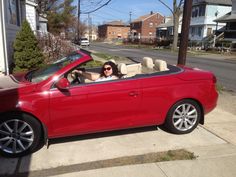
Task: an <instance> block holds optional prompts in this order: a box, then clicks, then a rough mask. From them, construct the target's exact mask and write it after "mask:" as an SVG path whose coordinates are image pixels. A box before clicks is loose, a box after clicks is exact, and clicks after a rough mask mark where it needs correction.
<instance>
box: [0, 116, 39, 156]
mask: <svg viewBox="0 0 236 177" xmlns="http://www.w3.org/2000/svg"><path fill="white" fill-rule="evenodd" d="M41 140H42V126H41V124H40V123H39V121H38V120H37V119H35V118H34V117H32V116H30V115H28V114H25V113H17V114H5V115H2V116H1V117H0V153H1V154H2V155H3V156H5V157H21V156H24V155H27V154H30V153H32V152H34V151H35V150H36V149H37V148H38V146H39V145H40V141H41Z"/></svg>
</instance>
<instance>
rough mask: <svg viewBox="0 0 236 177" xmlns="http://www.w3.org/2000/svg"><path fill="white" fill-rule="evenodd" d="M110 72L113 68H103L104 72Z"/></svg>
mask: <svg viewBox="0 0 236 177" xmlns="http://www.w3.org/2000/svg"><path fill="white" fill-rule="evenodd" d="M106 70H107V71H110V70H111V67H107V68H103V71H106Z"/></svg>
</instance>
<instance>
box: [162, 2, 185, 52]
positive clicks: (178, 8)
mask: <svg viewBox="0 0 236 177" xmlns="http://www.w3.org/2000/svg"><path fill="white" fill-rule="evenodd" d="M158 1H159V2H160V3H162V4H163V5H164V6H165V7H167V8H168V9H169V10H170V11H171V13H172V15H173V28H174V36H173V37H174V39H173V45H172V50H177V44H178V31H179V19H180V16H181V14H182V7H183V4H184V0H179V3H178V2H177V0H173V8H171V7H170V6H169V5H168V4H166V2H164V1H163V0H158Z"/></svg>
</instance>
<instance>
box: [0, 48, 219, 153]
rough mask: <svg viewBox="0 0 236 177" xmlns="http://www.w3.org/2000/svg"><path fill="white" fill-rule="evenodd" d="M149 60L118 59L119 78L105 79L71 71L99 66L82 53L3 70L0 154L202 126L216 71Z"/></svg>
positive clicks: (213, 104) (213, 91)
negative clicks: (24, 69)
mask: <svg viewBox="0 0 236 177" xmlns="http://www.w3.org/2000/svg"><path fill="white" fill-rule="evenodd" d="M148 59H149V58H147V57H146V58H144V60H143V62H142V63H134V64H124V63H121V64H119V70H120V73H121V74H122V77H120V78H119V79H116V80H110V81H102V82H92V81H88V80H86V79H84V78H78V77H72V75H73V71H74V70H75V69H83V70H86V71H90V72H91V73H94V74H96V73H98V72H99V69H100V68H101V66H99V65H98V66H95V67H92V68H91V66H93V65H91V63H92V64H94V63H96V62H95V61H94V60H93V59H92V57H91V56H90V54H88V53H86V52H84V51H77V52H75V53H72V54H71V55H69V56H67V57H65V58H62V59H60V60H58V61H56V62H54V63H52V64H51V65H48V66H46V67H44V68H41V69H38V70H33V71H30V72H28V73H25V74H15V75H9V76H1V77H0V98H1V99H0V153H1V154H2V155H4V156H8V157H18V156H23V155H26V154H29V153H32V152H34V151H35V150H36V149H37V148H38V147H39V145H40V144H42V143H44V142H46V141H47V140H48V139H51V138H57V137H65V136H73V135H79V134H88V133H94V132H102V131H110V130H118V129H126V128H134V127H142V126H151V125H161V124H164V125H165V126H166V127H167V128H168V129H169V131H170V132H172V133H176V134H184V133H189V132H191V131H193V130H194V129H195V128H196V126H197V125H198V124H199V123H201V124H203V123H204V115H205V114H206V113H208V112H210V111H212V110H213V109H214V108H215V107H216V103H217V98H218V93H217V91H216V87H215V86H216V77H215V76H214V75H213V74H212V73H211V72H208V71H203V70H200V69H196V68H188V67H185V66H173V65H167V64H166V63H165V62H164V61H158V60H157V61H155V62H152V61H150V60H148ZM148 62H149V63H148ZM150 62H151V63H150ZM163 64H164V65H163ZM73 78H75V79H73Z"/></svg>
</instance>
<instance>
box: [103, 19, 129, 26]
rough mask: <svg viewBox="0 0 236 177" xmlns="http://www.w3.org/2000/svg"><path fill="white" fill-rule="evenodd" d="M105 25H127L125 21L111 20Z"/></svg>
mask: <svg viewBox="0 0 236 177" xmlns="http://www.w3.org/2000/svg"><path fill="white" fill-rule="evenodd" d="M104 25H110V26H127V25H126V24H125V23H124V22H122V21H118V20H117V21H111V22H107V23H105V24H104Z"/></svg>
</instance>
